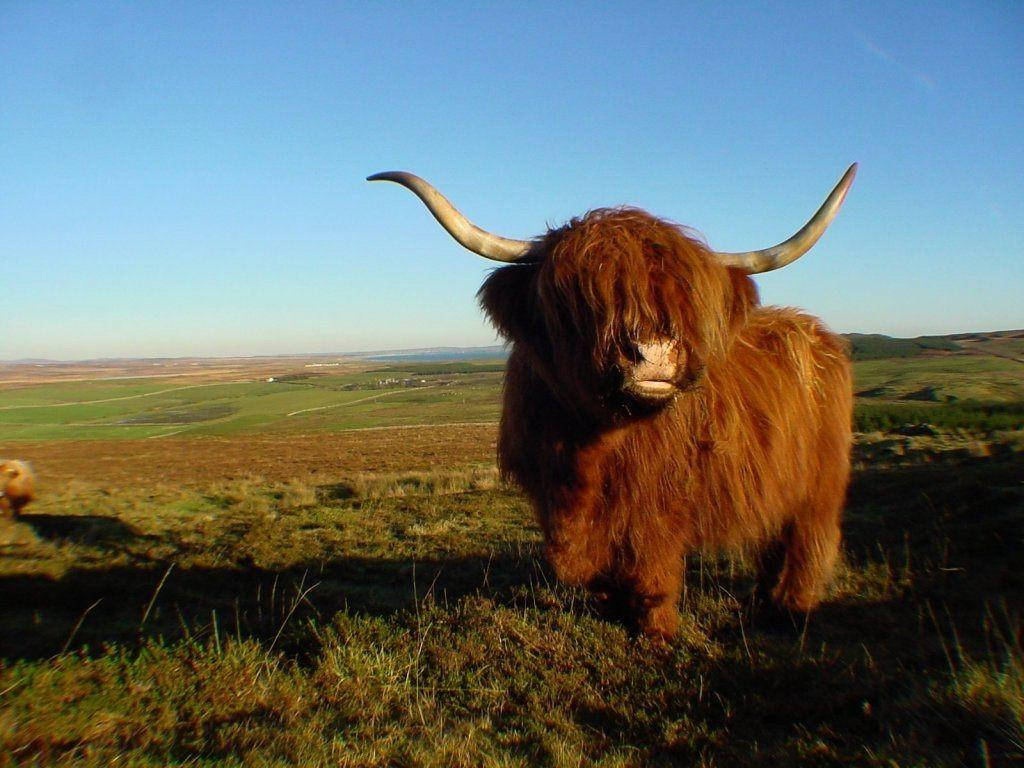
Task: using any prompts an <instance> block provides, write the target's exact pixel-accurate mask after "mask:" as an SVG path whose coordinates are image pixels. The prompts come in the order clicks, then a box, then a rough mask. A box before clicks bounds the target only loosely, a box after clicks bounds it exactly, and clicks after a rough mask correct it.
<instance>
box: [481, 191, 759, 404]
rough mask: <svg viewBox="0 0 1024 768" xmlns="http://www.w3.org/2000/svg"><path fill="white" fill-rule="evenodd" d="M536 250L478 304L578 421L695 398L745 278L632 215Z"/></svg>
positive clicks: (742, 294)
mask: <svg viewBox="0 0 1024 768" xmlns="http://www.w3.org/2000/svg"><path fill="white" fill-rule="evenodd" d="M534 248H535V254H534V255H535V259H534V261H533V263H528V264H523V265H514V266H510V267H504V268H502V269H499V270H497V271H496V272H495V273H494V274H492V275H491V277H490V278H488V280H487V281H486V282H485V283H484V286H483V287H482V288H481V291H480V302H481V305H482V306H483V308H484V309H485V310H486V312H487V313H488V315H489V316H490V318H491V319H492V321H493V322H494V324H495V326H496V327H497V328H498V329H499V331H500V332H501V333H502V334H503V335H504V336H506V337H507V338H509V339H510V340H511V341H513V342H514V343H515V344H516V345H517V346H518V347H521V348H523V349H525V351H526V352H527V355H528V359H529V360H531V362H532V363H533V364H534V367H535V368H536V370H537V373H538V375H539V376H541V378H543V379H544V380H545V381H546V382H547V383H548V384H549V386H550V387H551V388H552V389H553V390H554V391H555V393H556V395H557V396H558V397H559V398H560V399H561V400H562V401H563V402H565V403H566V404H568V405H570V406H571V407H574V408H577V409H579V410H582V411H583V412H585V413H587V414H588V415H599V414H600V415H605V416H612V417H624V416H625V417H629V416H641V415H646V414H650V413H651V412H653V411H657V410H658V409H660V408H663V407H665V406H666V405H668V404H669V403H671V402H672V400H673V399H674V398H675V397H677V396H678V395H680V394H681V393H684V392H687V391H688V390H691V389H693V388H694V387H696V386H698V385H699V383H700V381H701V376H702V374H703V371H704V368H705V366H706V365H707V363H708V362H709V360H711V359H713V358H714V357H716V356H718V355H721V354H723V353H724V350H725V348H726V347H727V345H728V343H729V341H730V339H731V336H732V333H733V331H734V329H735V327H736V326H737V325H738V323H739V322H740V321H741V319H742V317H744V316H745V314H746V312H747V310H748V308H749V307H750V306H751V304H752V303H753V302H754V301H755V300H756V295H755V294H754V289H753V284H752V282H751V281H750V280H749V278H747V277H746V276H745V275H743V274H742V273H740V272H738V271H737V270H730V269H726V268H725V267H723V266H721V265H720V264H718V263H717V262H715V261H714V259H713V258H711V256H710V254H709V253H708V251H707V249H706V248H705V247H704V245H703V244H702V243H700V242H699V241H697V240H696V239H694V238H692V237H690V236H689V235H687V234H686V233H685V232H683V231H682V230H681V229H680V228H678V227H676V226H674V225H671V224H667V223H665V222H663V221H660V220H658V219H656V218H654V217H652V216H650V215H649V214H646V213H644V212H642V211H638V210H633V209H611V210H599V211H595V212H592V213H590V214H588V215H587V216H585V217H583V218H581V219H575V220H573V221H572V222H570V223H569V224H567V225H566V226H565V227H562V228H561V229H558V230H553V231H551V232H549V233H548V234H547V235H546V236H545V237H543V238H542V239H540V240H539V241H537V243H536V244H535V245H534Z"/></svg>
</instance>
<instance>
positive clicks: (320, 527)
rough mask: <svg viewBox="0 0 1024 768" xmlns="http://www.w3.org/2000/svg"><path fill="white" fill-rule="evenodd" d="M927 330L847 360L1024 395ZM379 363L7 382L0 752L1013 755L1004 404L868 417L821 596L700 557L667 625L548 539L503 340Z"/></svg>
mask: <svg viewBox="0 0 1024 768" xmlns="http://www.w3.org/2000/svg"><path fill="white" fill-rule="evenodd" d="M932 359H933V358H930V357H927V356H926V357H922V358H912V359H909V360H907V359H904V360H890V361H863V362H861V363H858V367H857V371H858V388H872V387H873V388H878V387H886V389H885V392H884V395H885V396H884V397H883V396H881V395H878V394H876V395H874V396H872V397H866V398H862V402H868V403H874V404H875V407H878V408H883V409H886V408H888V409H897V410H898V409H900V408H908V407H909V408H915V409H925V412H926V413H928V412H931V413H939V412H940V409H947V408H950V407H952V406H951V405H950V404H947V403H946V402H945V398H944V395H945V394H947V393H948V394H951V395H952V396H953V397H960V394H956V393H958V392H959V393H962V394H963V396H965V397H967V396H970V397H978V396H981V397H983V398H984V399H986V400H995V399H1002V401H1003V402H1004V403H1006V404H1011V405H1012V403H1014V402H1016V401H1017V400H1020V399H1024V398H1022V397H1020V396H1019V394H1018V391H1017V390H1016V389H1015V387H1019V386H1020V372H1019V371H1018V372H1017V373H1016V374H1014V371H1015V370H1016V369H1015V368H1014V367H1013V366H1014V365H1016V366H1017V368H1024V366H1021V365H1020V364H1019V363H1015V362H1014V361H1012V360H1008V359H1007V360H1003V361H997V362H996V363H994V364H993V363H991V362H990V361H988V360H987V359H984V358H979V359H983V360H985V365H982V366H981V367H980V368H979V367H977V366H978V363H977V362H975V361H974V360H973V359H971V360H970V361H969V362H962V361H961V359H960V358H958V357H955V356H954V357H950V356H944V357H943V358H934V359H945V360H946V361H947V363H948V361H949V360H950V359H952V360H953V363H952V365H948V364H947V366H946V367H945V368H942V367H935V366H936V364H935V363H933V362H931V361H932ZM918 363H922V367H919V368H918V367H915V366H917V364H918ZM865 366H866V367H865ZM992 366H994V367H992ZM1003 366H1005V367H1003ZM372 367H373V368H377V369H383V370H368V368H369V366H368V367H365V368H364V369H362V370H350V371H345V372H339V373H328V374H322V375H315V376H308V375H304V374H295V375H287V376H283V377H281V378H282V379H283V380H278V381H274V382H267V381H265V380H261V381H253V382H241V383H235V382H223V383H222V382H214V383H215V384H216V386H208V384H206V383H204V384H203V386H197V387H193V388H191V389H184V390H182V389H179V388H178V387H180V386H185V385H186V384H184V383H182V382H176V381H174V380H171V381H170V382H168V381H167V380H160V381H138V380H136V381H131V380H120V381H117V382H109V381H108V382H98V381H97V382H84V383H80V384H71V383H63V384H61V383H54V384H47V385H40V386H31V387H26V386H20V387H19V388H17V389H7V390H0V408H3V410H0V454H3V455H15V454H16V455H17V456H19V457H21V458H25V459H28V460H30V461H32V462H33V464H34V466H35V468H36V470H37V472H38V473H39V475H40V494H39V498H38V500H37V501H36V502H35V503H34V504H33V505H31V506H30V507H29V508H28V509H27V510H26V515H25V517H24V522H23V523H18V524H8V525H6V526H4V527H0V659H2V660H0V765H4V764H11V765H76V766H77V765H83V766H107V765H112V764H124V765H143V766H164V765H211V766H212V765H216V766H234V765H253V766H285V765H310V766H320V765H341V766H378V765H379V766H392V765H398V766H406V765H407V766H420V765H422V766H451V765H455V766H476V765H488V766H517V765H523V766H525V765H548V766H580V765H584V766H586V765H601V766H647V765H707V766H727V765H766V766H767V765H771V766H776V765H806V766H823V765H825V766H830V765H834V766H840V765H842V766H848V765H869V766H886V767H887V768H893V767H899V766H908V767H909V766H925V765H928V766H931V765H940V766H945V765H948V766H955V765H977V766H983V767H986V768H987V766H995V765H1015V764H1020V762H1021V761H1022V760H1024V651H1022V648H1021V642H1022V633H1024V613H1022V611H1024V579H1021V578H1020V575H1021V568H1020V566H1019V563H1018V560H1019V557H1018V554H1017V553H1018V550H1019V548H1020V546H1021V545H1022V544H1024V541H1022V539H1021V531H1022V530H1024V485H1022V478H1024V471H1022V469H1024V460H1022V457H1024V451H1022V448H1024V437H1022V434H1021V433H1020V432H1019V431H1018V432H1014V431H992V430H978V429H971V428H968V427H969V425H966V426H965V425H960V426H957V427H956V428H955V429H950V430H942V429H938V430H904V431H903V432H902V433H901V432H893V433H887V432H876V433H872V434H864V435H861V436H860V437H859V439H858V444H857V446H856V451H855V467H856V470H855V475H854V480H853V484H852V487H851V491H850V495H849V501H848V507H847V512H846V519H845V524H844V536H845V539H844V562H843V565H842V567H841V569H840V572H839V576H838V578H837V581H836V583H835V585H834V587H833V590H832V593H831V594H830V597H829V600H828V601H827V602H826V603H825V604H824V605H823V606H822V607H821V608H820V609H819V610H818V611H816V612H815V613H814V614H813V615H812V616H811V617H810V619H809V620H808V621H807V622H806V623H805V622H797V621H794V620H793V619H791V618H790V617H787V616H779V615H776V614H775V613H773V612H772V611H771V610H769V609H767V608H766V607H764V606H760V605H757V604H755V603H754V602H753V601H752V600H751V598H750V597H749V594H750V591H751V586H752V578H751V572H750V569H749V568H748V566H747V565H746V564H745V563H743V562H742V561H730V560H726V559H720V558H718V557H716V556H713V555H706V556H703V557H693V558H692V559H691V560H690V561H689V562H688V564H687V565H688V581H687V583H688V587H687V591H686V593H685V596H684V615H685V617H686V619H685V622H684V631H683V633H682V636H681V638H680V639H679V640H678V642H676V643H675V644H674V645H673V646H672V647H671V648H670V649H669V650H668V651H664V650H663V649H660V648H658V647H655V646H652V645H650V644H649V643H648V642H647V641H645V640H643V639H640V638H636V637H632V636H630V635H629V634H628V633H627V632H626V630H625V629H624V628H623V627H622V626H620V625H619V624H617V623H615V622H612V621H608V620H606V619H604V618H603V617H601V616H600V615H599V614H598V613H597V612H596V611H595V608H594V606H593V605H591V604H590V603H589V601H588V599H587V597H586V595H585V594H584V593H582V592H580V591H576V590H569V589H566V588H564V587H561V586H559V585H558V584H557V583H555V581H554V580H553V578H552V577H551V575H550V573H549V572H548V570H547V568H546V566H545V565H544V563H543V561H542V559H541V558H540V557H539V548H538V544H539V540H540V537H539V532H538V530H537V528H536V526H535V524H534V523H533V522H532V519H531V515H530V512H529V510H528V508H527V506H526V504H525V502H524V501H523V499H522V498H521V496H520V495H519V494H518V493H516V492H515V491H514V490H513V489H510V488H507V487H505V486H503V485H502V484H501V483H500V481H499V479H498V477H497V474H496V470H495V468H494V460H493V459H494V450H495V445H494V443H495V426H494V423H493V422H494V420H495V419H496V418H497V399H498V392H499V385H500V381H501V373H500V370H495V366H494V364H493V363H491V364H487V365H481V366H480V369H471V370H465V371H464V370H453V369H445V370H438V369H437V366H434V368H432V369H428V368H426V367H419V368H416V367H413V366H411V365H407V366H406V367H405V368H401V367H399V366H376V365H375V366H372ZM1015 376H1016V378H1015ZM275 378H277V377H275ZM389 379H397V380H398V382H397V383H394V382H392V383H388V381H387V380H389ZM406 379H409V380H410V382H411V384H415V385H416V386H407V385H406V384H405V380H406ZM413 379H415V381H411V380H413ZM421 379H422V381H421ZM1004 379H1005V381H1004ZM996 381H998V382H1000V383H998V384H996V383H995V382H996ZM1007 382H1008V383H1007ZM927 387H931V388H932V389H933V390H934V391H935V392H937V393H940V394H938V395H936V397H935V399H931V398H929V399H917V398H911V399H910V400H904V399H901V398H902V397H904V396H905V395H906V394H908V393H909V394H914V393H915V392H917V391H918V390H921V389H925V388H927ZM167 389H172V390H173V391H171V392H162V391H161V390H167ZM967 393H972V394H970V395H968V394H967ZM985 393H987V394H985ZM367 397H373V398H374V399H372V400H366V399H363V398H367ZM113 398H119V399H113ZM121 398H123V399H121ZM96 400H103V401H105V402H94V401H96ZM960 402H961V401H959V400H958V401H955V403H953V405H956V404H959V403H960ZM70 403H74V404H70ZM11 406H14V407H11ZM26 406H40V407H26ZM229 409H230V410H229ZM308 409H319V410H308ZM929 409H931V410H930V411H929ZM65 410H67V411H69V413H68V414H65V413H64V411H65ZM295 411H304V412H303V413H297V414H295V415H291V416H289V415H288V414H289V413H294V412H295ZM918 413H919V412H918V411H914V414H915V417H914V420H917V414H918ZM965 413H968V416H969V415H970V414H969V409H968V410H966V411H965ZM72 414H74V415H72ZM965 418H968V417H967V416H965ZM472 422H478V423H472ZM86 425H88V426H86ZM171 433H175V434H171ZM154 436H156V437H158V438H159V439H153V438H154ZM53 438H59V439H53Z"/></svg>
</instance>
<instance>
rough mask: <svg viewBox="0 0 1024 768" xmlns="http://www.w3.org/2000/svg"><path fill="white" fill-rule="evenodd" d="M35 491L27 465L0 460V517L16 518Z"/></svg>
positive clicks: (12, 460)
mask: <svg viewBox="0 0 1024 768" xmlns="http://www.w3.org/2000/svg"><path fill="white" fill-rule="evenodd" d="M35 490H36V478H35V475H33V474H32V468H31V467H29V465H28V464H26V463H25V462H23V461H16V460H14V459H9V460H3V459H0V517H17V516H18V513H19V512H21V509H22V507H24V506H25V505H26V504H28V503H29V502H30V501H32V498H33V496H34V495H35Z"/></svg>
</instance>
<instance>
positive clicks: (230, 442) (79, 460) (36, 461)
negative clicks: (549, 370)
mask: <svg viewBox="0 0 1024 768" xmlns="http://www.w3.org/2000/svg"><path fill="white" fill-rule="evenodd" d="M496 438H497V428H496V427H495V425H494V424H459V425H431V426H423V427H404V428H400V429H388V428H384V429H369V430H361V431H356V432H341V433H333V434H331V433H317V434H306V435H274V436H264V435H255V436H242V437H229V438H217V437H189V438H174V437H168V438H164V439H161V440H67V441H38V442H19V443H18V445H17V457H18V458H19V459H22V460H25V461H29V462H31V463H32V466H33V468H34V469H35V471H36V474H37V475H38V477H39V480H40V483H41V485H49V484H51V483H57V484H59V483H66V482H68V481H71V480H81V481H86V482H96V483H102V484H109V485H110V486H111V487H123V486H146V485H151V484H153V483H182V484H188V485H191V484H198V483H206V482H209V481H211V480H221V479H231V478H241V477H256V478H262V479H265V480H269V481H281V482H283V481H287V480H307V479H311V478H317V477H323V476H325V475H326V476H330V475H334V474H339V473H351V472H397V471H407V470H412V471H417V470H429V469H435V468H437V467H439V466H443V467H458V466H465V465H471V464H479V463H484V462H493V461H494V457H495V451H496Z"/></svg>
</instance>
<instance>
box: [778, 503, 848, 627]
mask: <svg viewBox="0 0 1024 768" xmlns="http://www.w3.org/2000/svg"><path fill="white" fill-rule="evenodd" d="M841 511H842V499H841V498H839V499H838V500H836V499H835V498H833V499H829V500H825V499H817V500H815V501H814V502H812V503H810V504H808V505H807V506H806V507H805V508H804V509H803V510H801V513H800V514H799V515H798V516H797V517H796V518H794V519H793V521H792V522H791V523H790V524H789V526H787V528H786V530H785V532H784V534H783V545H784V547H785V552H786V556H785V562H784V564H783V567H782V574H781V576H780V577H779V582H778V584H777V585H776V586H775V589H774V590H773V591H772V600H773V601H774V602H775V604H776V605H778V606H779V607H781V608H784V609H787V610H791V611H809V610H811V609H812V608H814V607H815V606H817V605H818V603H819V602H820V601H821V598H822V596H823V595H824V592H825V588H826V587H827V586H828V582H829V580H830V579H831V577H832V571H833V569H834V567H835V562H836V557H837V556H838V554H839V539H840V532H839V518H840V513H841Z"/></svg>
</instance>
